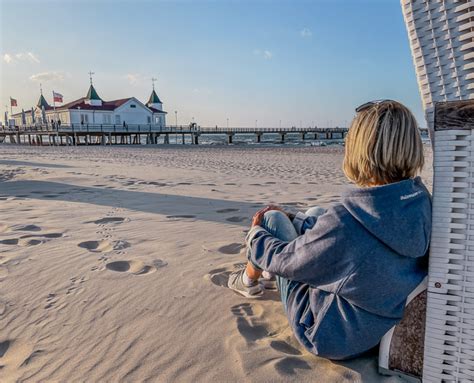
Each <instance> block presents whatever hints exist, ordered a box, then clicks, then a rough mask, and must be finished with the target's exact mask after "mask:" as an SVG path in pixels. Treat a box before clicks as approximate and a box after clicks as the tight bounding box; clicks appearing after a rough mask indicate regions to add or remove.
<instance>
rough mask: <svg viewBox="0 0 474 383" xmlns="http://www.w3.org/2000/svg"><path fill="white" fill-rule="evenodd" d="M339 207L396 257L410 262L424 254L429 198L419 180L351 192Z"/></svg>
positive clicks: (429, 221) (426, 241)
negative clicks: (407, 259) (402, 257)
mask: <svg viewBox="0 0 474 383" xmlns="http://www.w3.org/2000/svg"><path fill="white" fill-rule="evenodd" d="M342 204H343V206H344V207H345V208H346V209H347V210H348V211H349V213H350V214H351V215H352V216H353V217H354V218H355V219H356V220H357V221H358V222H359V223H360V224H361V225H362V226H363V227H364V228H365V229H366V230H367V231H369V232H370V233H371V234H372V235H373V236H375V237H376V238H377V239H378V240H379V241H380V242H382V243H383V244H385V245H386V246H388V247H390V248H391V249H392V250H393V251H395V252H396V253H398V254H400V255H403V256H406V257H412V258H418V257H422V256H423V255H425V254H426V252H427V250H428V246H429V242H430V234H431V196H430V194H429V192H428V190H427V189H426V187H425V186H424V185H423V183H422V181H421V178H420V177H416V178H414V179H408V180H404V181H400V182H396V183H392V184H388V185H383V186H376V187H369V188H360V189H355V190H351V191H349V192H347V193H346V194H345V195H344V197H343V201H342Z"/></svg>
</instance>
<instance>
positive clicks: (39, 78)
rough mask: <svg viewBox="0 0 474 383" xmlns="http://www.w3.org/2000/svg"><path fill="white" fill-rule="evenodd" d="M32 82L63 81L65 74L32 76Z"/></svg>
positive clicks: (53, 73) (50, 73)
mask: <svg viewBox="0 0 474 383" xmlns="http://www.w3.org/2000/svg"><path fill="white" fill-rule="evenodd" d="M30 80H31V81H62V80H64V73H62V72H42V73H37V74H34V75H32V76H30Z"/></svg>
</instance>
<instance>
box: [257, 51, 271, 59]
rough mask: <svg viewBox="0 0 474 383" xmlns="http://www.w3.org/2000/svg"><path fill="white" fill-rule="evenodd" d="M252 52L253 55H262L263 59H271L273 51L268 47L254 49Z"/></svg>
mask: <svg viewBox="0 0 474 383" xmlns="http://www.w3.org/2000/svg"><path fill="white" fill-rule="evenodd" d="M253 54H254V55H255V56H259V57H263V58H264V59H265V60H271V59H272V58H273V53H272V52H271V51H269V50H268V49H265V50H260V49H254V50H253Z"/></svg>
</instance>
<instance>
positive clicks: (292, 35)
mask: <svg viewBox="0 0 474 383" xmlns="http://www.w3.org/2000/svg"><path fill="white" fill-rule="evenodd" d="M0 14H1V16H0V17H1V18H0V24H1V26H0V29H1V30H0V36H1V37H0V38H1V40H0V44H1V45H0V54H1V64H0V65H1V67H0V72H1V73H0V81H1V94H0V102H1V104H0V105H1V106H2V111H3V109H4V108H5V107H4V105H6V104H8V105H9V97H10V96H12V97H13V98H16V99H18V103H19V108H18V109H17V110H16V111H19V110H21V108H22V107H24V108H25V109H27V108H30V107H31V106H32V105H33V104H35V103H36V101H37V99H38V96H39V83H40V82H41V83H42V84H43V91H44V94H45V96H46V98H47V99H48V101H50V100H51V91H52V90H55V91H57V92H60V93H62V94H63V95H64V101H65V102H69V101H72V100H75V99H77V98H79V97H82V96H84V95H85V94H86V92H87V88H88V85H89V76H88V72H89V70H92V71H93V72H95V75H94V85H95V87H96V89H97V91H98V93H99V95H100V96H101V97H102V98H103V99H105V100H111V99H118V98H124V97H130V96H135V97H137V98H138V99H140V100H142V101H145V100H146V99H147V98H148V96H149V94H150V91H151V81H150V79H151V77H156V78H158V81H157V82H156V89H157V93H158V95H159V96H160V98H161V99H162V101H163V103H164V109H165V110H166V111H168V113H169V114H168V123H173V124H174V111H175V110H177V111H178V123H179V124H185V123H188V122H189V121H191V119H192V118H193V117H194V118H195V120H196V121H197V122H198V123H199V124H200V125H202V126H215V125H225V124H226V119H227V118H229V121H230V122H229V124H230V125H231V126H255V123H256V121H257V125H258V126H259V127H264V126H277V125H278V124H279V121H280V120H281V124H282V126H293V125H294V126H299V125H300V124H301V125H302V126H309V125H313V124H317V125H318V126H327V125H328V124H330V125H333V126H335V125H344V124H346V123H347V122H349V121H350V120H351V118H352V117H353V111H354V108H355V107H356V106H358V105H359V104H361V103H363V102H365V101H367V100H371V99H378V98H394V99H397V100H400V101H401V102H403V103H405V104H406V105H407V106H409V107H410V108H411V109H412V110H413V112H414V113H415V115H416V116H417V118H418V121H419V123H420V125H422V126H424V125H425V123H424V120H423V112H422V107H421V101H420V96H419V93H418V87H417V83H416V77H415V72H414V68H413V64H412V59H411V54H410V49H409V43H408V38H407V33H406V30H405V25H404V22H403V16H402V13H401V8H400V3H399V1H398V0H371V1H369V0H357V1H356V0H345V1H343V0H340V1H338V0H333V1H291V2H290V1H166V2H158V1H106V0H102V1H100V0H96V1H85V0H82V1H80V0H76V1H70V0H64V1H59V0H58V1H31V0H30V1H23V0H15V1H13V0H0Z"/></svg>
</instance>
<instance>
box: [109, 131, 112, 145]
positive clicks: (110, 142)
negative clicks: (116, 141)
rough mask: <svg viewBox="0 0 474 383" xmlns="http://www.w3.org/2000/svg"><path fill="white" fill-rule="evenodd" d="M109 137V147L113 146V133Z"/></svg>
mask: <svg viewBox="0 0 474 383" xmlns="http://www.w3.org/2000/svg"><path fill="white" fill-rule="evenodd" d="M108 136H109V137H108V138H109V145H112V133H111V132H109V134H108Z"/></svg>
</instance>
